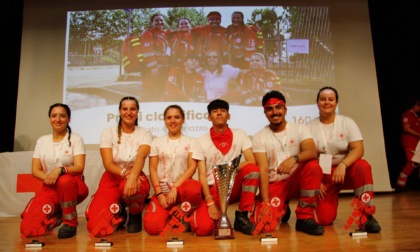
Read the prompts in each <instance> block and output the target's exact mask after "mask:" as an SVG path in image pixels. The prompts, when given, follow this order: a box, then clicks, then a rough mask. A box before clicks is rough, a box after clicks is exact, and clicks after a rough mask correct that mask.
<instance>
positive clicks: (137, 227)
mask: <svg viewBox="0 0 420 252" xmlns="http://www.w3.org/2000/svg"><path fill="white" fill-rule="evenodd" d="M141 225H142V223H141V213H139V214H131V213H130V214H128V223H127V232H128V233H138V232H140V231H141Z"/></svg>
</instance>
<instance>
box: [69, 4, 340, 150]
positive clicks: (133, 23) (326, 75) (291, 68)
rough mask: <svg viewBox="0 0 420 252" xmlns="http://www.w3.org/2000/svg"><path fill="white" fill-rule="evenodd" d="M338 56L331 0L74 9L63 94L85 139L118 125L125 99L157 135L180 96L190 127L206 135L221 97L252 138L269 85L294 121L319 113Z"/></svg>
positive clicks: (259, 124) (92, 140) (93, 140)
mask: <svg viewBox="0 0 420 252" xmlns="http://www.w3.org/2000/svg"><path fill="white" fill-rule="evenodd" d="M333 55H334V53H333V47H332V35H331V31H330V17H329V7H328V6H313V7H308V6H283V7H282V6H252V7H249V6H216V7H213V6H212V7H194V8H191V7H185V8H181V7H171V8H137V9H107V10H91V11H69V12H68V13H67V40H66V57H65V69H64V88H63V90H64V95H63V100H64V102H65V103H66V104H68V105H69V106H70V107H71V108H72V110H73V111H74V112H73V120H72V124H73V127H74V128H75V129H77V130H79V132H81V134H82V135H83V137H84V139H85V141H86V143H87V144H97V143H98V139H99V135H98V134H99V133H98V132H100V131H101V130H102V129H104V128H105V127H107V126H109V125H111V124H113V123H115V122H116V120H117V119H118V115H117V114H118V113H117V112H118V108H117V105H118V102H119V100H120V99H121V97H124V96H133V97H135V98H137V99H138V100H139V102H140V104H141V105H140V106H141V107H142V109H141V113H142V114H140V115H139V121H140V123H142V125H143V126H144V127H146V128H148V129H150V130H151V131H152V133H153V134H154V135H156V136H160V135H162V134H165V127H163V126H164V124H163V115H162V111H163V110H164V108H165V107H166V106H168V105H170V104H175V103H176V104H179V105H181V106H183V108H184V109H185V110H186V111H187V115H188V117H187V118H186V119H187V120H186V123H185V125H184V127H183V132H184V133H185V134H188V135H191V136H193V137H197V136H200V135H201V134H203V133H205V132H207V131H208V129H209V127H210V124H209V121H208V120H207V110H206V106H207V104H208V103H209V102H210V101H212V100H214V99H223V100H226V101H227V102H229V103H230V104H231V106H232V113H235V114H238V115H239V116H235V117H234V119H232V120H231V121H230V125H231V126H232V127H234V126H237V127H240V128H243V129H244V130H245V131H246V132H247V133H248V134H249V135H250V136H251V135H253V134H254V133H256V131H257V130H258V129H259V128H261V127H262V126H264V123H265V120H264V117H263V114H262V113H260V110H261V100H262V97H263V95H264V94H265V93H266V92H268V91H270V90H277V91H280V92H282V93H283V94H284V96H285V97H286V99H287V105H288V114H287V117H288V120H290V121H293V122H296V123H303V124H304V123H306V122H308V121H309V120H310V119H312V118H314V117H316V116H317V115H318V112H317V108H316V105H315V102H314V97H315V96H316V93H317V91H318V90H319V88H320V87H322V86H325V85H330V86H334V59H333ZM251 114H252V115H254V118H253V120H251V121H250V120H249V119H250V118H249V117H248V115H251ZM86 122H91V123H90V125H92V128H91V129H87V128H86V127H85V126H84V125H85V124H86Z"/></svg>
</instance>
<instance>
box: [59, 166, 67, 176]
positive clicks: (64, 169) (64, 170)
mask: <svg viewBox="0 0 420 252" xmlns="http://www.w3.org/2000/svg"><path fill="white" fill-rule="evenodd" d="M63 174H66V168H64V167H61V173H60V175H63Z"/></svg>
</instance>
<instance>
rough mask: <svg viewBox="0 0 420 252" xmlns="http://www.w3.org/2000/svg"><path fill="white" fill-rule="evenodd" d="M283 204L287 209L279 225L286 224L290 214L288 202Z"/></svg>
mask: <svg viewBox="0 0 420 252" xmlns="http://www.w3.org/2000/svg"><path fill="white" fill-rule="evenodd" d="M284 204H285V205H287V209H286V213H284V215H283V216H282V217H281V223H287V222H288V221H289V219H290V214H291V213H292V211H290V206H289V201H286V202H285V203H284Z"/></svg>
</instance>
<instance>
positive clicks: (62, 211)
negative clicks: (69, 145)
mask: <svg viewBox="0 0 420 252" xmlns="http://www.w3.org/2000/svg"><path fill="white" fill-rule="evenodd" d="M88 194H89V189H88V187H87V186H86V184H85V182H84V181H83V180H82V179H81V177H80V176H74V175H71V174H64V175H62V176H60V177H59V178H58V180H57V183H56V184H55V185H46V184H43V186H42V188H41V190H40V191H38V192H37V193H36V194H35V197H33V198H32V199H31V200H30V201H29V203H28V204H27V205H26V207H25V209H24V210H23V212H22V214H21V217H22V221H21V224H20V231H21V234H22V237H34V236H38V235H43V234H45V233H46V232H47V231H48V230H50V229H52V228H54V227H56V226H58V225H60V224H61V221H62V222H63V223H64V224H67V225H69V226H72V227H76V226H77V225H78V220H77V209H76V206H77V205H78V204H79V203H81V202H82V201H83V200H84V199H86V197H87V196H88Z"/></svg>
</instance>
